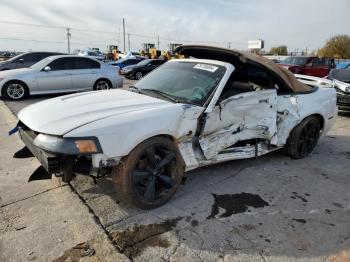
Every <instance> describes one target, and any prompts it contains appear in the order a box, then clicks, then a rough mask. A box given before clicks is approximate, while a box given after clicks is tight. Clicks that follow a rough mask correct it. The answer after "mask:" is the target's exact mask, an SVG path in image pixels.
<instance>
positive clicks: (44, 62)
mask: <svg viewBox="0 0 350 262" xmlns="http://www.w3.org/2000/svg"><path fill="white" fill-rule="evenodd" d="M51 61H53V59H52V58H51V57H46V58H44V59H43V60H40V61H39V62H37V63H35V64H34V65H32V66H31V67H30V68H31V69H34V70H41V69H43V68H44V66H46V65H47V64H48V63H49V62H51Z"/></svg>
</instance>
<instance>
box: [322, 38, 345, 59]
mask: <svg viewBox="0 0 350 262" xmlns="http://www.w3.org/2000/svg"><path fill="white" fill-rule="evenodd" d="M318 55H319V56H321V57H335V58H350V36H349V35H337V36H333V37H331V38H330V39H328V40H327V42H326V44H325V45H324V47H323V48H321V49H320V50H319V51H318Z"/></svg>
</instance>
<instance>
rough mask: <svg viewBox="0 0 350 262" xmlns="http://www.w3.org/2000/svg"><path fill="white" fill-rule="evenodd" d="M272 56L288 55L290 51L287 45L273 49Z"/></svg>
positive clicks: (271, 50)
mask: <svg viewBox="0 0 350 262" xmlns="http://www.w3.org/2000/svg"><path fill="white" fill-rule="evenodd" d="M270 54H273V55H288V49H287V46H286V45H281V46H276V47H272V48H271V49H270Z"/></svg>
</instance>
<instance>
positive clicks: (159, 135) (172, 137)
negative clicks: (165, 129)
mask: <svg viewBox="0 0 350 262" xmlns="http://www.w3.org/2000/svg"><path fill="white" fill-rule="evenodd" d="M156 137H164V138H167V139H169V140H170V141H171V142H172V143H173V144H174V145H175V147H176V148H177V149H178V151H179V155H180V156H181V161H182V163H183V164H184V165H185V161H184V159H183V156H182V153H181V151H180V149H179V146H178V143H177V139H176V138H175V137H174V136H172V135H170V134H166V133H163V134H157V135H150V136H148V137H146V138H143V139H142V141H138V143H136V145H135V146H134V147H132V148H131V150H129V152H128V154H127V155H129V154H130V152H132V151H133V150H134V149H135V148H136V147H138V146H139V145H140V144H142V143H144V142H145V141H147V140H149V139H152V138H156ZM127 155H125V156H123V157H126V156H127Z"/></svg>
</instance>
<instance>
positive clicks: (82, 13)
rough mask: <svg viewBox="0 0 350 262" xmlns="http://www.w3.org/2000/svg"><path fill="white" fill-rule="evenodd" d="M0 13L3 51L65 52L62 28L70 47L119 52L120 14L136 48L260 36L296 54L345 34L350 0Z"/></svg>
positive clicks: (102, 0) (141, 0)
mask: <svg viewBox="0 0 350 262" xmlns="http://www.w3.org/2000/svg"><path fill="white" fill-rule="evenodd" d="M0 10H1V16H0V50H18V51H28V50H52V51H67V40H66V39H67V37H66V29H65V27H70V28H72V29H71V33H72V39H71V41H72V49H78V48H79V49H82V48H87V47H99V48H101V49H102V50H105V49H106V46H107V45H109V44H117V45H118V44H119V46H120V47H121V49H123V44H122V43H123V38H122V18H123V17H124V18H125V21H126V31H127V33H129V34H130V47H131V49H132V50H135V51H136V50H138V49H140V47H141V46H140V45H141V43H142V42H152V43H155V44H157V36H158V35H159V38H160V48H161V49H165V48H166V47H167V44H168V43H169V42H179V43H190V42H197V43H200V42H201V43H208V44H210V45H217V46H228V42H231V47H233V48H238V49H246V48H247V41H248V40H255V39H258V38H262V39H264V40H265V43H266V49H269V48H270V47H272V46H276V45H281V44H286V45H287V46H288V48H289V51H295V49H299V50H300V49H304V48H306V47H307V48H308V50H314V49H317V48H319V47H322V46H323V44H324V43H325V41H326V39H328V38H329V37H331V36H333V35H336V34H350V26H349V24H350V20H349V14H350V0H231V1H230V0H212V1H209V0H176V1H174V0H172V1H170V0H148V1H147V0H128V1H125V0H124V1H121V0H85V1H83V0H80V1H72V0H59V1H58V0H57V1H48V0H45V1H44V0H30V1H29V0H0ZM8 22H16V23H17V24H13V23H8ZM24 24H32V25H24ZM33 24H36V25H45V26H54V27H52V28H51V27H42V26H34V25H33ZM29 40H31V41H29ZM45 41H47V42H45ZM126 45H127V46H128V37H126Z"/></svg>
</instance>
